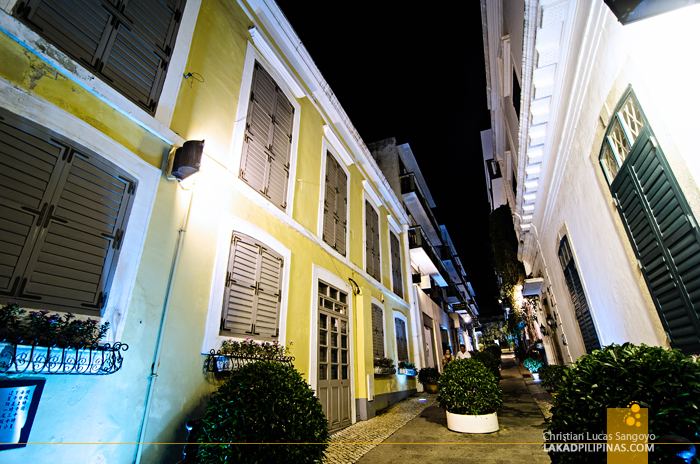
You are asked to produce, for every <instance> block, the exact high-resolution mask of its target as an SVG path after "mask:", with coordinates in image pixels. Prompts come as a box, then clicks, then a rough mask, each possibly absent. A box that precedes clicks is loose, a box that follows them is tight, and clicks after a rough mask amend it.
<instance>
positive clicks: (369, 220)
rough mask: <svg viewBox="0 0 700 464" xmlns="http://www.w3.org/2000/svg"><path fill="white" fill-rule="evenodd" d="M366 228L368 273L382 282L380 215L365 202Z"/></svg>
mask: <svg viewBox="0 0 700 464" xmlns="http://www.w3.org/2000/svg"><path fill="white" fill-rule="evenodd" d="M365 226H366V232H365V235H366V244H365V254H366V258H367V273H368V274H369V275H371V276H372V277H374V278H375V279H377V280H381V277H382V271H381V259H380V256H379V215H378V214H377V212H376V211H375V210H374V207H373V206H372V204H371V203H370V202H369V201H367V200H365Z"/></svg>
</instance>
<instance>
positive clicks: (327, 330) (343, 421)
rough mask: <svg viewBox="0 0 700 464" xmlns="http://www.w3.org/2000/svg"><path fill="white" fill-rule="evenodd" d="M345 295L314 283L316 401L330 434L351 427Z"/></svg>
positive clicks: (347, 324)
mask: <svg viewBox="0 0 700 464" xmlns="http://www.w3.org/2000/svg"><path fill="white" fill-rule="evenodd" d="M347 303H348V294H347V293H345V292H343V291H340V290H338V289H337V288H335V287H332V286H330V285H328V284H326V283H324V282H321V281H319V283H318V392H317V394H318V397H319V399H320V400H321V405H322V406H323V412H324V413H325V414H326V418H327V419H328V427H329V429H330V430H331V431H333V430H337V429H340V428H342V427H347V426H348V425H350V423H351V419H350V413H351V401H352V396H351V394H350V369H351V365H350V336H349V331H350V322H349V319H348V305H347Z"/></svg>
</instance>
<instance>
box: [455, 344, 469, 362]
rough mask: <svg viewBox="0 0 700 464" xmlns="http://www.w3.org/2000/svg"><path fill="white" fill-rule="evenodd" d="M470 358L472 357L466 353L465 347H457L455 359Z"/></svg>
mask: <svg viewBox="0 0 700 464" xmlns="http://www.w3.org/2000/svg"><path fill="white" fill-rule="evenodd" d="M471 357H472V355H470V354H469V351H467V347H466V345H459V352H458V353H457V359H468V358H471Z"/></svg>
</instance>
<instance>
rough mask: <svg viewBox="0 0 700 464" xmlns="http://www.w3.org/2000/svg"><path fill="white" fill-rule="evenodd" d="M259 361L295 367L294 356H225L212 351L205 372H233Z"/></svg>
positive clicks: (240, 354) (239, 354) (205, 365)
mask: <svg viewBox="0 0 700 464" xmlns="http://www.w3.org/2000/svg"><path fill="white" fill-rule="evenodd" d="M258 361H276V362H279V363H282V364H285V365H287V366H291V367H293V366H294V365H293V364H292V362H293V361H294V356H260V355H253V354H242V353H236V354H224V353H222V352H221V351H216V350H211V351H210V352H209V354H208V355H207V358H206V359H205V361H204V370H206V371H207V372H231V371H235V370H237V369H240V368H241V367H243V366H245V365H246V364H250V363H253V362H258Z"/></svg>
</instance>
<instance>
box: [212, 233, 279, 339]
mask: <svg viewBox="0 0 700 464" xmlns="http://www.w3.org/2000/svg"><path fill="white" fill-rule="evenodd" d="M283 263H284V261H283V259H282V256H281V255H279V254H278V253H276V252H274V251H273V250H270V249H268V248H267V247H266V246H265V245H264V244H262V243H260V242H258V241H256V240H255V239H254V238H252V237H249V236H247V235H243V234H241V233H238V232H234V233H233V235H232V237H231V249H230V252H229V261H228V268H227V272H226V282H225V287H224V306H223V310H222V315H221V331H222V332H225V333H226V335H241V336H246V337H251V338H255V339H258V340H271V339H273V338H276V337H277V336H278V335H279V309H280V302H281V301H282V297H281V295H282V267H283Z"/></svg>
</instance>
